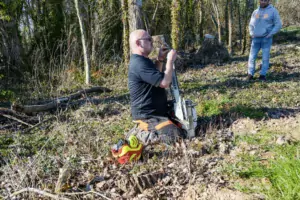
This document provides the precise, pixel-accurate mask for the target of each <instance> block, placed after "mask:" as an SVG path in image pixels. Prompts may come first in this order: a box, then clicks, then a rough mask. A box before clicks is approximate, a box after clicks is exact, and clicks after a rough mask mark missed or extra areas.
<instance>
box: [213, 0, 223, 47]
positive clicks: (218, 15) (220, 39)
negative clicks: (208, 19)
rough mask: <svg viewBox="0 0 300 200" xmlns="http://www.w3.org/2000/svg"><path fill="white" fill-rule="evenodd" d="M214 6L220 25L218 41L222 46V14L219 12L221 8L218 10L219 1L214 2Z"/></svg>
mask: <svg viewBox="0 0 300 200" xmlns="http://www.w3.org/2000/svg"><path fill="white" fill-rule="evenodd" d="M212 6H213V8H214V11H215V13H216V16H217V24H218V41H219V43H220V44H221V43H222V31H221V21H220V12H219V8H218V2H217V0H214V1H213V2H212Z"/></svg>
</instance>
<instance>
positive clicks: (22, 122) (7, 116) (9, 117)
mask: <svg viewBox="0 0 300 200" xmlns="http://www.w3.org/2000/svg"><path fill="white" fill-rule="evenodd" d="M1 115H2V116H3V117H6V118H8V119H13V120H15V121H18V122H20V123H21V124H25V125H27V126H30V127H33V125H32V124H28V123H26V122H24V121H22V120H20V119H18V118H15V117H13V116H10V115H5V114H1Z"/></svg>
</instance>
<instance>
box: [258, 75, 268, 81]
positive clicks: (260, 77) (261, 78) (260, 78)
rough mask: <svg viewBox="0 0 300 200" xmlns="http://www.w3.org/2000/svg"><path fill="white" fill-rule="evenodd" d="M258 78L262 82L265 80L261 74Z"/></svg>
mask: <svg viewBox="0 0 300 200" xmlns="http://www.w3.org/2000/svg"><path fill="white" fill-rule="evenodd" d="M259 80H260V81H264V82H265V81H267V79H266V76H263V75H260V76H259Z"/></svg>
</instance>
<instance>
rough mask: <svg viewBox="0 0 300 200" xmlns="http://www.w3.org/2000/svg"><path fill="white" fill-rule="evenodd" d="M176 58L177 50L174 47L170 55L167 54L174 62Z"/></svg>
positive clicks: (169, 59) (168, 58)
mask: <svg viewBox="0 0 300 200" xmlns="http://www.w3.org/2000/svg"><path fill="white" fill-rule="evenodd" d="M176 58H177V52H176V51H175V50H174V49H172V50H171V51H169V53H168V56H167V60H168V61H171V62H172V63H173V62H175V60H176Z"/></svg>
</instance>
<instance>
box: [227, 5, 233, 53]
mask: <svg viewBox="0 0 300 200" xmlns="http://www.w3.org/2000/svg"><path fill="white" fill-rule="evenodd" d="M228 3H229V13H228V15H229V18H228V51H229V55H230V56H232V53H233V52H232V24H233V5H232V0H229V2H228Z"/></svg>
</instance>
